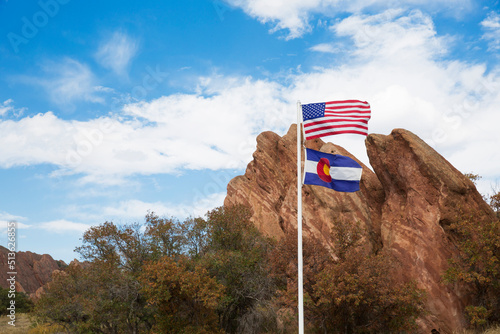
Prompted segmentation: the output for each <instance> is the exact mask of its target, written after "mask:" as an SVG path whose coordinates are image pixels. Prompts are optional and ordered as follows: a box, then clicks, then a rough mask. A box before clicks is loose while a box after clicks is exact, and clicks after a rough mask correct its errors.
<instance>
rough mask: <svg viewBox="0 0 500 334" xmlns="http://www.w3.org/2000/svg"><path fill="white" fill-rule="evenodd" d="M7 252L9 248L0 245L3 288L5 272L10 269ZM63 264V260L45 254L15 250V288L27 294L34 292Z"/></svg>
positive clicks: (0, 273) (5, 284) (63, 265)
mask: <svg viewBox="0 0 500 334" xmlns="http://www.w3.org/2000/svg"><path fill="white" fill-rule="evenodd" d="M8 254H9V250H8V249H7V248H5V247H2V246H0V263H1V269H0V282H1V283H0V286H2V287H3V288H8V282H7V278H8V276H7V275H8V274H7V273H8V272H11V271H12V270H9V269H8V266H7V264H8V263H7V261H8ZM65 266H66V264H65V263H64V262H63V261H56V260H54V259H53V258H52V257H51V256H50V255H47V254H43V255H40V254H36V253H32V252H16V256H15V272H16V273H17V274H16V290H17V291H19V292H24V293H27V294H28V295H32V294H35V292H36V291H37V290H38V289H39V288H40V287H42V286H43V285H45V284H46V283H47V282H50V280H51V276H52V272H53V271H55V270H59V269H61V268H62V267H65Z"/></svg>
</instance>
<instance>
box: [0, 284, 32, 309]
mask: <svg viewBox="0 0 500 334" xmlns="http://www.w3.org/2000/svg"><path fill="white" fill-rule="evenodd" d="M12 300H14V301H15V302H16V304H15V307H16V313H28V312H30V311H31V309H32V308H33V302H32V301H31V299H29V297H28V295H26V294H25V293H23V292H16V293H15V294H12V293H11V292H10V290H9V289H4V288H2V287H0V315H5V314H9V310H7V307H10V305H11V301H12Z"/></svg>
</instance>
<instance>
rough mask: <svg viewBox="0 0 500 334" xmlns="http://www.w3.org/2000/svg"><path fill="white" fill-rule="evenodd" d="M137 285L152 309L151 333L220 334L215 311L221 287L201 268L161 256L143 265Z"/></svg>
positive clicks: (222, 288)
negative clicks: (140, 284) (154, 322)
mask: <svg viewBox="0 0 500 334" xmlns="http://www.w3.org/2000/svg"><path fill="white" fill-rule="evenodd" d="M141 282H142V284H143V291H144V292H145V294H146V296H147V299H148V302H149V303H150V304H151V305H153V306H155V309H156V312H155V319H156V324H155V327H154V331H155V332H157V333H186V334H187V333H221V330H220V328H219V326H218V317H217V312H216V309H217V306H218V305H219V303H220V299H221V297H222V296H223V290H224V287H223V286H222V285H221V284H220V283H218V282H217V281H216V280H215V279H214V278H212V277H210V276H209V275H208V273H207V271H206V270H205V269H204V268H202V267H200V266H195V267H191V264H190V263H189V260H188V259H187V258H185V257H182V258H181V259H180V260H178V261H175V260H174V259H173V258H172V257H169V256H164V257H163V258H161V259H159V260H157V261H153V262H148V263H147V264H146V265H145V266H144V271H143V273H142V275H141Z"/></svg>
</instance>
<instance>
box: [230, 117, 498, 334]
mask: <svg viewBox="0 0 500 334" xmlns="http://www.w3.org/2000/svg"><path fill="white" fill-rule="evenodd" d="M365 144H366V148H367V152H368V157H369V159H370V164H371V167H372V168H373V171H374V172H372V171H371V170H370V169H369V168H367V167H366V166H363V175H362V178H361V183H360V191H358V192H356V193H339V192H335V191H332V190H330V189H327V188H323V187H316V186H309V185H306V186H304V187H303V189H302V193H303V224H304V235H306V236H307V235H309V236H314V237H316V238H317V239H319V240H321V241H322V242H323V243H324V244H325V245H328V244H331V243H332V240H331V234H330V230H331V227H332V222H333V219H332V217H337V218H341V219H347V220H351V221H355V220H357V221H359V222H360V223H361V224H362V225H363V226H364V227H365V230H366V231H367V232H366V236H365V240H366V242H365V244H366V245H367V246H368V247H371V248H373V249H381V248H384V249H386V250H388V251H390V252H391V253H392V254H394V256H395V257H396V258H397V259H398V260H399V261H400V262H401V264H402V267H401V269H400V272H399V273H397V275H398V277H399V278H400V279H401V280H403V281H408V280H415V281H416V282H417V283H418V286H419V287H420V288H422V289H425V290H426V291H427V294H428V298H427V304H426V307H427V310H428V311H429V314H428V315H427V316H425V318H423V319H420V320H419V325H420V327H421V329H422V331H423V332H430V330H431V329H432V328H440V329H441V332H443V333H451V332H453V331H454V330H458V329H461V328H462V327H463V325H464V319H463V316H462V314H463V308H464V302H465V300H466V299H467V298H468V296H467V293H466V292H465V291H461V290H460V289H458V288H455V289H450V288H449V287H447V286H445V285H444V284H442V283H441V275H442V273H443V272H444V271H445V270H446V268H447V266H448V262H447V259H448V258H450V257H451V256H452V255H454V252H456V247H455V246H454V245H453V242H452V238H451V236H450V235H449V233H448V232H447V226H448V225H449V223H450V222H452V221H453V220H454V219H456V217H457V214H458V213H459V212H458V210H459V208H460V210H462V211H463V212H464V213H474V214H476V215H485V216H491V217H493V212H492V210H491V209H490V208H489V206H488V205H487V204H486V203H485V202H484V201H483V199H482V197H481V195H480V194H479V193H478V192H477V190H476V188H475V186H474V184H473V183H472V182H471V181H470V180H469V179H468V178H466V177H465V176H464V175H463V174H462V173H460V172H459V171H458V170H456V169H455V168H454V167H453V166H452V165H451V164H450V163H449V162H448V161H446V160H445V159H444V158H443V157H442V156H441V155H439V154H438V153H437V152H436V151H435V150H434V149H432V148H431V147H430V146H428V145H427V144H426V143H425V142H423V141H422V140H421V139H420V138H418V137H417V136H416V135H414V134H413V133H411V132H409V131H407V130H403V129H396V130H394V131H392V133H391V134H390V135H388V136H385V135H376V134H371V135H369V136H368V137H367V138H366V141H365ZM306 146H307V147H309V148H313V149H317V150H320V151H323V152H327V153H336V154H342V155H347V156H350V157H352V158H354V157H353V156H352V155H350V154H349V153H348V152H347V151H345V150H344V149H343V148H341V147H339V146H336V145H334V144H331V143H324V142H323V141H321V140H319V139H318V140H314V141H308V142H306ZM296 157H297V155H296V126H295V125H292V127H291V128H290V130H289V131H288V133H287V134H286V135H285V136H283V137H280V136H278V135H277V134H275V133H272V132H264V133H262V134H260V135H259V136H258V137H257V150H256V151H255V153H254V155H253V158H254V159H253V161H252V162H250V163H249V164H248V167H247V170H246V172H245V175H243V176H238V177H236V178H234V179H233V180H231V181H230V183H229V184H228V188H227V190H228V194H227V197H226V199H225V203H224V204H225V205H232V204H238V203H242V204H246V205H249V206H250V207H251V209H252V212H253V216H252V220H253V222H254V223H255V224H256V226H257V227H258V228H259V229H260V230H261V231H263V232H265V233H266V234H268V235H272V236H275V237H277V238H278V239H279V238H280V237H281V236H283V234H284V233H285V232H286V231H287V230H290V229H296V226H297V185H296V184H297V183H296V175H297V171H296V165H297V164H296V159H297V158H296ZM354 159H355V158H354Z"/></svg>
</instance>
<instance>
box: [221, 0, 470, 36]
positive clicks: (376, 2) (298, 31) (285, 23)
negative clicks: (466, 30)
mask: <svg viewBox="0 0 500 334" xmlns="http://www.w3.org/2000/svg"><path fill="white" fill-rule="evenodd" d="M225 1H226V2H227V3H229V4H230V5H232V6H235V7H239V8H241V9H242V10H243V11H244V12H245V13H247V14H248V15H250V16H252V17H254V18H257V19H258V20H259V21H260V22H262V23H273V24H274V27H273V28H272V29H271V32H274V31H277V30H283V29H284V30H288V32H289V34H288V37H287V38H297V37H300V36H302V35H303V34H305V33H307V32H310V31H311V25H310V20H311V18H312V16H313V15H315V14H321V15H325V16H327V17H328V16H329V17H335V16H336V15H337V14H340V13H356V14H359V13H361V12H363V11H368V10H378V11H383V10H384V9H389V8H421V7H425V8H427V9H429V10H432V11H443V12H445V13H447V14H452V15H455V16H463V15H466V13H467V12H468V11H469V10H470V8H471V6H472V2H471V1H470V0H459V1H452V2H450V1H449V0H409V1H405V2H404V3H401V1H398V0H389V1H387V0H370V1H365V0H274V1H268V0H225Z"/></svg>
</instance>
